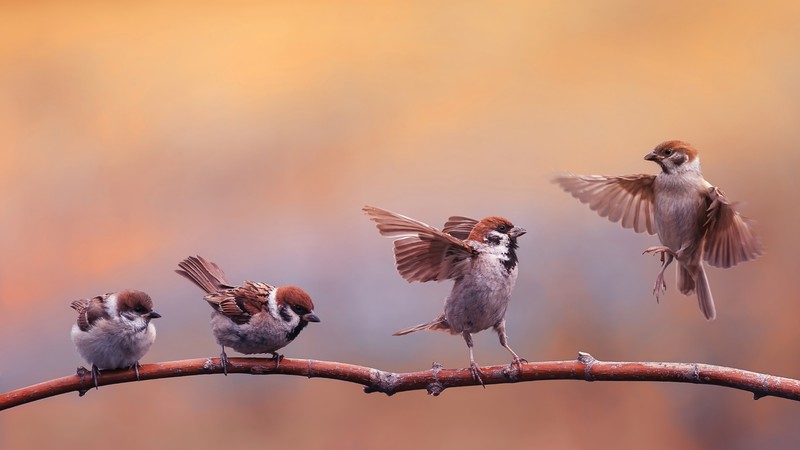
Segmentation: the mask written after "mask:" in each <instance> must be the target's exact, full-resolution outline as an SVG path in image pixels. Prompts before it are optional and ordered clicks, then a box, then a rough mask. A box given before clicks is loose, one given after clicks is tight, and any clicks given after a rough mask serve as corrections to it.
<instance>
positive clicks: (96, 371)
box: [92, 364, 100, 389]
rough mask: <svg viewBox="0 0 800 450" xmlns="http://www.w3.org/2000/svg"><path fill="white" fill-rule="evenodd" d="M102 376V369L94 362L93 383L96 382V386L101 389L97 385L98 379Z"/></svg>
mask: <svg viewBox="0 0 800 450" xmlns="http://www.w3.org/2000/svg"><path fill="white" fill-rule="evenodd" d="M98 378H100V369H99V368H98V367H97V366H95V365H94V364H92V383H94V388H95V389H99V388H98V387H97V379H98Z"/></svg>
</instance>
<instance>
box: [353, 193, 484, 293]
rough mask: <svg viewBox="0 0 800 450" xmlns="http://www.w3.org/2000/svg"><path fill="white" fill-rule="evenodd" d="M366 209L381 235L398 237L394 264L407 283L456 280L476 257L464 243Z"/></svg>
mask: <svg viewBox="0 0 800 450" xmlns="http://www.w3.org/2000/svg"><path fill="white" fill-rule="evenodd" d="M363 209H364V212H366V213H367V215H368V216H369V218H370V220H372V221H373V222H375V223H376V224H377V226H378V231H379V232H380V233H381V234H382V235H384V236H393V237H399V239H397V240H396V241H394V257H395V263H396V265H397V271H398V272H400V275H401V276H402V277H403V278H404V279H405V280H406V281H408V282H412V281H420V282H425V281H440V280H447V279H452V278H457V277H459V276H461V274H462V273H463V271H464V268H465V263H466V261H468V260H470V259H471V258H472V256H473V255H475V254H476V251H475V249H473V248H472V247H470V246H469V245H467V244H466V243H465V242H464V241H463V240H461V239H458V238H457V237H455V236H452V235H450V234H448V233H445V232H442V231H440V230H437V229H436V228H434V227H432V226H430V225H426V224H424V223H422V222H420V221H417V220H414V219H412V218H410V217H406V216H403V215H400V214H396V213H393V212H390V211H386V210H384V209H380V208H375V207H372V206H365V207H364V208H363ZM459 219H465V218H459ZM451 220H452V218H451ZM467 220H471V219H467ZM457 222H459V224H460V225H458V224H457V225H454V226H457V227H458V230H459V231H456V232H457V233H460V232H461V231H460V230H461V227H463V223H464V221H463V220H457Z"/></svg>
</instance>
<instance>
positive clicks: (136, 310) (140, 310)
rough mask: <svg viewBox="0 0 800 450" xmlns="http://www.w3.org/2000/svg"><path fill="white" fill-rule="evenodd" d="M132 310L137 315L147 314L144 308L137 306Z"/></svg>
mask: <svg viewBox="0 0 800 450" xmlns="http://www.w3.org/2000/svg"><path fill="white" fill-rule="evenodd" d="M133 310H134V311H135V312H137V313H139V314H144V313H146V312H147V309H146V308H145V307H144V306H137V307H136V308H133Z"/></svg>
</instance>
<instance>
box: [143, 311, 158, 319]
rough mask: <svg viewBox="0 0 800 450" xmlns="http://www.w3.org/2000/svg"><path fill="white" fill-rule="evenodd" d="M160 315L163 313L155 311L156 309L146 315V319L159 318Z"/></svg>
mask: <svg viewBox="0 0 800 450" xmlns="http://www.w3.org/2000/svg"><path fill="white" fill-rule="evenodd" d="M159 317H161V314H159V313H157V312H155V310H153V311H150V312H149V313H147V314H145V315H144V318H145V319H158V318H159Z"/></svg>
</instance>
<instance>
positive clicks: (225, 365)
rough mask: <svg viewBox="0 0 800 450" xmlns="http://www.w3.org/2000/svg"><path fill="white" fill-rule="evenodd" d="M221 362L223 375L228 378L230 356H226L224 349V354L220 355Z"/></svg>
mask: <svg viewBox="0 0 800 450" xmlns="http://www.w3.org/2000/svg"><path fill="white" fill-rule="evenodd" d="M219 362H220V363H221V364H222V373H224V374H225V376H226V377H227V376H228V355H226V354H225V349H224V348H223V349H222V353H220V355H219Z"/></svg>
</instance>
